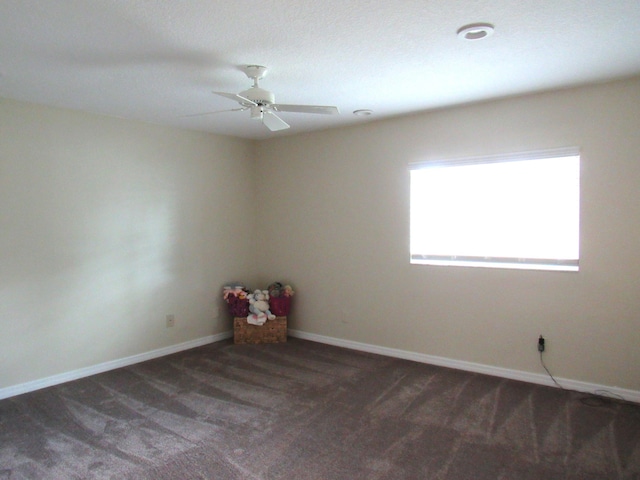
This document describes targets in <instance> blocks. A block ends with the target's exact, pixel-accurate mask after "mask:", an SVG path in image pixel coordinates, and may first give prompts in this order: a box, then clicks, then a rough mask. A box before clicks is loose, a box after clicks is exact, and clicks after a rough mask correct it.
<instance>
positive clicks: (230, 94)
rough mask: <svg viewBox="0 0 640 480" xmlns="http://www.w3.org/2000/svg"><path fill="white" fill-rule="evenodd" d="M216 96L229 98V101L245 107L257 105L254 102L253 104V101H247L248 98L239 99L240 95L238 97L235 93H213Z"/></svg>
mask: <svg viewBox="0 0 640 480" xmlns="http://www.w3.org/2000/svg"><path fill="white" fill-rule="evenodd" d="M213 93H215V94H216V95H220V96H221V97H225V98H229V99H231V100H235V101H236V102H238V103H240V104H242V105H245V104H248V105H257V103H256V102H254V101H253V100H249V99H248V98H245V97H241V96H240V95H238V94H237V93H226V92H213Z"/></svg>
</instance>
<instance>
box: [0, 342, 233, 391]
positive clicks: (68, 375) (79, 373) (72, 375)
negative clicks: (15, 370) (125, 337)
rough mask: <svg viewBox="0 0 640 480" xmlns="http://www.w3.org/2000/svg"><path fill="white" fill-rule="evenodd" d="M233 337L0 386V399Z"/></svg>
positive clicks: (148, 353)
mask: <svg viewBox="0 0 640 480" xmlns="http://www.w3.org/2000/svg"><path fill="white" fill-rule="evenodd" d="M230 337H233V332H223V333H219V334H217V335H209V336H207V337H202V338H197V339H195V340H190V341H188V342H184V343H179V344H177V345H170V346H168V347H164V348H159V349H157V350H151V351H150V352H145V353H140V354H138V355H132V356H130V357H125V358H120V359H118V360H112V361H109V362H104V363H100V364H98V365H92V366H90V367H85V368H79V369H78V370H73V371H71V372H65V373H61V374H58V375H53V376H51V377H46V378H41V379H38V380H34V381H31V382H26V383H21V384H19V385H13V386H11V387H6V388H0V400H2V399H3V398H9V397H13V396H15V395H20V394H22V393H27V392H33V391H34V390H40V389H41V388H46V387H51V386H53V385H59V384H61V383H65V382H69V381H71V380H77V379H79V378H84V377H88V376H90V375H95V374H97V373H102V372H106V371H108V370H114V369H116V368H121V367H127V366H129V365H133V364H135V363H140V362H144V361H146V360H152V359H154V358H158V357H164V356H165V355H171V354H172V353H177V352H181V351H183V350H189V349H190V348H196V347H201V346H202V345H207V344H209V343H214V342H219V341H221V340H225V339H227V338H230Z"/></svg>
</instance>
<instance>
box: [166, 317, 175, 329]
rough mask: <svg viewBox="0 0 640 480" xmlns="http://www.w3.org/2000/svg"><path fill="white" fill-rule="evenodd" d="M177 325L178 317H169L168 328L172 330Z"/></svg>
mask: <svg viewBox="0 0 640 480" xmlns="http://www.w3.org/2000/svg"><path fill="white" fill-rule="evenodd" d="M175 324H176V316H175V315H173V314H169V315H167V328H171V327H173V326H175Z"/></svg>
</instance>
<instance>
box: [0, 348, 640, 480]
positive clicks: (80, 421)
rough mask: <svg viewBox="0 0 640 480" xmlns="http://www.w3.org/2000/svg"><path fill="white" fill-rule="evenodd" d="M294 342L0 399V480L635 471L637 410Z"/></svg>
mask: <svg viewBox="0 0 640 480" xmlns="http://www.w3.org/2000/svg"><path fill="white" fill-rule="evenodd" d="M583 399H584V396H583V395H581V394H578V393H575V392H567V391H562V390H559V389H554V388H548V387H541V386H535V385H530V384H526V383H521V382H516V381H511V380H504V379H499V378H494V377H489V376H484V375H479V374H473V373H466V372H460V371H456V370H451V369H446V368H440V367H434V366H430V365H424V364H419V363H413V362H409V361H404V360H398V359H392V358H387V357H382V356H377V355H372V354H366V353H360V352H354V351H350V350H346V349H342V348H337V347H332V346H327V345H322V344H318V343H313V342H307V341H303V340H297V339H290V341H289V342H288V343H286V344H278V345H237V346H236V345H233V344H231V343H230V342H221V343H216V344H212V345H208V346H205V347H201V348H197V349H194V350H190V351H187V352H182V353H179V354H175V355H171V356H168V357H165V358H162V359H158V360H153V361H149V362H145V363H141V364H138V365H134V366H131V367H127V368H122V369H119V370H115V371H112V372H107V373H104V374H100V375H95V376H93V377H89V378H85V379H82V380H78V381H74V382H70V383H67V384H64V385H59V386H56V387H51V388H48V389H44V390H40V391H37V392H32V393H28V394H25V395H21V396H17V397H13V398H10V399H6V400H2V401H0V479H12V480H15V479H81V478H82V479H84V478H87V479H89V478H91V479H93V478H96V479H97V478H105V479H138V478H139V479H180V480H189V479H216V480H218V479H219V480H225V479H287V480H306V479H309V480H311V479H313V480H320V479H322V480H333V479H345V480H357V479H367V480H383V479H384V480H396V479H436V480H463V479H469V480H471V479H473V480H483V479H487V480H488V479H491V480H495V479H514V480H534V479H535V480H540V479H575V480H578V479H579V480H603V479H625V480H640V406H639V405H636V404H629V403H623V402H615V401H610V402H605V403H603V404H600V403H598V404H597V406H593V405H590V404H585V403H584V401H583Z"/></svg>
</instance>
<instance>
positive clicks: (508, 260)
mask: <svg viewBox="0 0 640 480" xmlns="http://www.w3.org/2000/svg"><path fill="white" fill-rule="evenodd" d="M410 170H411V212H410V222H411V224H410V228H411V235H410V252H411V263H414V264H428V265H459V266H473V267H494V268H520V269H536V270H564V271H578V259H579V256H578V251H579V244H580V241H579V240H580V239H579V230H580V228H579V221H580V155H579V151H578V149H577V148H571V149H562V150H552V151H543V152H533V153H525V154H514V155H506V156H502V155H501V156H491V157H481V158H472V159H462V160H454V161H443V162H425V163H419V164H412V165H411V166H410Z"/></svg>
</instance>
